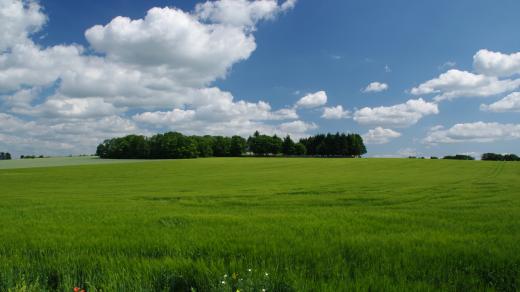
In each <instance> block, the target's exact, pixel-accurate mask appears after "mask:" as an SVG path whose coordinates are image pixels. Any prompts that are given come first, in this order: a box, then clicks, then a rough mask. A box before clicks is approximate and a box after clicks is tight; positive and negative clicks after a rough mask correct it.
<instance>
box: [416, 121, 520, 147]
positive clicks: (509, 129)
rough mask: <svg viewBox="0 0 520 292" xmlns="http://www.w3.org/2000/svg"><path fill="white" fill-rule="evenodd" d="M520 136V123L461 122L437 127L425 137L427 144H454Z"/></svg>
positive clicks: (502, 139) (424, 140) (509, 138)
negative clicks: (447, 126)
mask: <svg viewBox="0 0 520 292" xmlns="http://www.w3.org/2000/svg"><path fill="white" fill-rule="evenodd" d="M519 138H520V124H501V123H495V122H493V123H486V122H482V121H480V122H475V123H461V124H456V125H454V126H453V127H451V128H449V129H445V128H441V127H436V128H435V129H432V130H430V132H429V133H428V135H427V137H426V138H424V139H423V142H424V143H426V144H432V145H436V144H452V143H463V142H477V143H486V142H487V143H489V142H496V141H505V140H514V139H519Z"/></svg>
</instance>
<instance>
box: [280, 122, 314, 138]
mask: <svg viewBox="0 0 520 292" xmlns="http://www.w3.org/2000/svg"><path fill="white" fill-rule="evenodd" d="M317 128H318V126H317V125H316V124H315V123H306V122H304V121H300V120H298V121H293V122H287V123H283V124H281V125H279V126H278V127H277V128H276V129H275V130H274V132H275V133H279V134H280V135H282V136H285V135H291V136H292V137H295V138H299V137H302V136H305V135H306V134H307V133H308V132H309V131H312V130H315V129H317Z"/></svg>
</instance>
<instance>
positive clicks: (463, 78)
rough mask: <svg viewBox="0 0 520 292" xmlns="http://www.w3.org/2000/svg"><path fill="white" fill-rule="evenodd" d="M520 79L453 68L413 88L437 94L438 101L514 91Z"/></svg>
mask: <svg viewBox="0 0 520 292" xmlns="http://www.w3.org/2000/svg"><path fill="white" fill-rule="evenodd" d="M518 87H520V79H516V80H515V79H504V80H500V79H498V78H497V77H495V76H486V75H481V74H474V73H471V72H467V71H460V70H457V69H452V70H449V71H447V72H446V73H443V74H441V75H440V76H439V77H437V78H434V79H431V80H429V81H427V82H425V83H423V84H421V85H419V86H418V87H415V88H413V89H412V90H411V93H412V94H414V95H425V94H437V96H436V97H435V100H436V101H442V100H450V99H454V98H458V97H487V96H492V95H496V94H501V93H504V92H508V91H513V90H515V89H516V88H518Z"/></svg>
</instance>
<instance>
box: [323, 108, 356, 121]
mask: <svg viewBox="0 0 520 292" xmlns="http://www.w3.org/2000/svg"><path fill="white" fill-rule="evenodd" d="M321 117H322V118H324V119H327V120H339V119H345V118H349V117H350V111H348V110H344V109H343V106H341V105H338V106H335V107H325V108H323V114H322V115H321Z"/></svg>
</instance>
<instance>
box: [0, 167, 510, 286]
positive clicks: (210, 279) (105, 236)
mask: <svg viewBox="0 0 520 292" xmlns="http://www.w3.org/2000/svg"><path fill="white" fill-rule="evenodd" d="M76 286H77V287H81V288H86V289H87V290H88V291H235V290H236V289H239V290H240V291H262V289H265V290H266V291H349V290H361V291H367V290H371V291H392V290H395V291H410V290H416V291H417V290H419V291H421V290H422V291H431V290H450V291H453V290H458V291H472V290H478V291H482V290H489V291H493V290H495V291H514V290H518V289H520V164H519V163H504V162H483V161H446V160H412V159H282V158H280V159H277V158H265V159H264V158H228V159H219V158H211V159H197V160H176V161H153V162H147V163H124V164H119V163H114V164H96V165H78V166H62V167H49V168H27V169H4V170H0V291H56V290H57V291H72V288H73V287H76Z"/></svg>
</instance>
